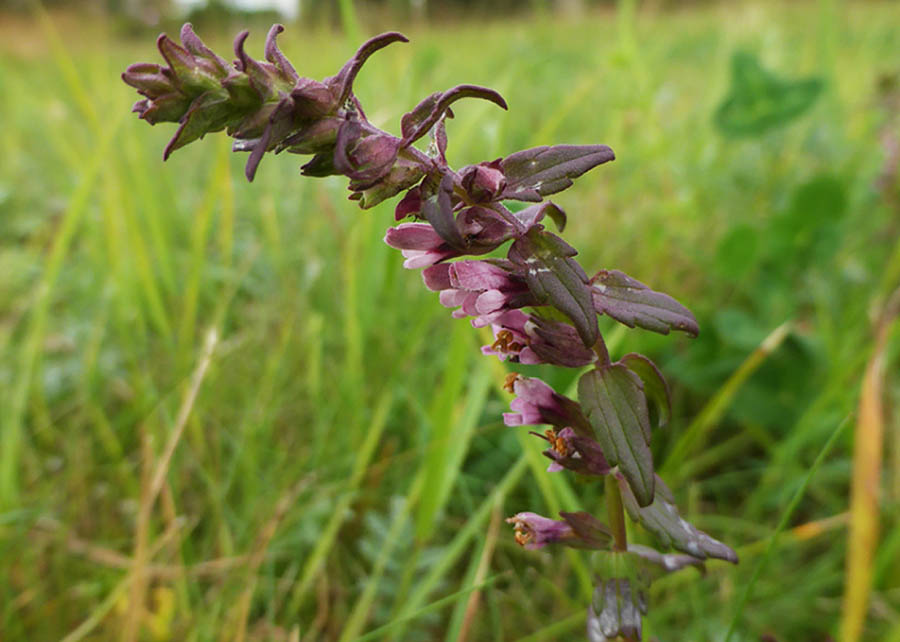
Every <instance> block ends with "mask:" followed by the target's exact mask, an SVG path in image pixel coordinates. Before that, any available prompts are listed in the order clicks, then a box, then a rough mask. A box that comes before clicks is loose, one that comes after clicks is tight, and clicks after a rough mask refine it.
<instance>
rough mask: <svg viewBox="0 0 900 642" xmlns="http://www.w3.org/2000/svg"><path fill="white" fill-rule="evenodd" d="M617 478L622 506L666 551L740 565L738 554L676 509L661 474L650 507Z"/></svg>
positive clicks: (623, 479) (623, 481)
mask: <svg viewBox="0 0 900 642" xmlns="http://www.w3.org/2000/svg"><path fill="white" fill-rule="evenodd" d="M616 479H617V481H618V482H619V489H620V490H621V491H622V503H623V504H624V505H625V510H627V511H628V515H629V517H631V519H632V520H634V521H636V522H640V524H641V526H643V527H644V528H646V529H647V530H648V531H650V532H651V533H653V535H655V536H656V538H657V539H658V540H659V543H660V544H661V545H662V547H663V548H674V549H676V550H679V551H681V552H682V553H687V554H688V555H692V556H693V557H696V558H697V559H701V560H705V559H706V558H708V557H715V558H718V559H721V560H726V561H728V562H732V563H733V564H737V561H738V558H737V553H735V552H734V551H733V550H732V549H731V548H729V547H728V546H726V545H725V544H723V543H722V542H720V541H719V540H716V539H713V538H712V537H710V536H709V535H707V534H706V533H704V532H703V531H701V530H698V529H697V528H695V527H694V526H692V525H691V524H689V523H688V522H687V521H686V520H685V519H684V518H683V517H681V515H680V514H679V512H678V508H677V507H676V506H675V498H674V497H673V496H672V491H671V490H669V487H668V486H666V484H665V483H664V482H663V480H662V479H660V478H659V476H658V475H657V476H656V495H655V497H654V499H653V503H652V504H650V505H649V506H646V505H644V506H642V505H640V504H639V502H638V500H637V498H636V497H635V495H634V493H632V492H631V488H630V484H629V483H626V479H625V478H624V477H622V476H619V475H617V476H616Z"/></svg>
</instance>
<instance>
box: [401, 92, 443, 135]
mask: <svg viewBox="0 0 900 642" xmlns="http://www.w3.org/2000/svg"><path fill="white" fill-rule="evenodd" d="M442 95H443V92H440V91H436V92H434V93H433V94H431V95H430V96H427V97H425V98H423V99H422V100H421V101H419V104H418V105H416V106H415V107H413V108H412V111H409V112H407V113H405V114H403V118H401V119H400V134H401V135H402V136H403V139H404V141H405V140H406V138H407V137H409V136H412V134H413V132H415V131H416V130H417V129H418V128H419V126H420V125H421V124H422V123H424V122H425V121H426V120H427V119H428V117H429V116H431V112H432V111H433V110H434V108H435V106H436V105H437V103H438V101H439V100H440V99H441V96H442Z"/></svg>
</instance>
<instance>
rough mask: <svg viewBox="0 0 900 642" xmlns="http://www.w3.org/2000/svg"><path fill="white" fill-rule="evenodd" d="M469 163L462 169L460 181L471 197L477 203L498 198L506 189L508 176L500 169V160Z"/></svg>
mask: <svg viewBox="0 0 900 642" xmlns="http://www.w3.org/2000/svg"><path fill="white" fill-rule="evenodd" d="M501 160H502V159H500V158H498V159H497V160H495V161H490V162H484V163H479V164H478V165H469V166H468V167H464V168H463V169H461V170H460V172H459V176H460V183H461V184H462V187H463V189H464V190H466V193H467V194H468V195H469V198H471V199H472V201H473V202H475V203H486V202H490V201H493V200H496V199H497V198H498V197H499V196H500V194H502V193H503V190H504V189H506V176H504V175H503V170H502V169H500V161H501Z"/></svg>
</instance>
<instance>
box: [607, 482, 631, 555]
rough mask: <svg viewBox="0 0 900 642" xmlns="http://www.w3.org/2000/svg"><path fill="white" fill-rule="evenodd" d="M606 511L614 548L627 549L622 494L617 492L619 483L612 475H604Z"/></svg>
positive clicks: (618, 549)
mask: <svg viewBox="0 0 900 642" xmlns="http://www.w3.org/2000/svg"><path fill="white" fill-rule="evenodd" d="M604 484H605V485H606V513H607V516H608V517H609V526H610V528H612V532H613V537H614V538H615V545H614V550H617V551H627V550H628V536H627V535H626V533H625V510H624V509H623V508H622V494H621V493H620V492H619V484H618V482H617V481H616V479H615V477H613V476H612V475H607V476H606V481H605V482H604Z"/></svg>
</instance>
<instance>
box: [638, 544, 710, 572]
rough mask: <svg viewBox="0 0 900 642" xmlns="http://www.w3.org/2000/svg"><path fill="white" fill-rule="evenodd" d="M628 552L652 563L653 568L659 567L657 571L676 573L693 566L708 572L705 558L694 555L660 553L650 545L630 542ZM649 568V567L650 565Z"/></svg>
mask: <svg viewBox="0 0 900 642" xmlns="http://www.w3.org/2000/svg"><path fill="white" fill-rule="evenodd" d="M628 552H629V553H631V554H633V555H636V556H637V557H639V558H640V559H641V560H643V561H644V562H646V563H647V564H652V565H653V568H655V569H658V570H657V573H658V574H659V573H674V572H675V571H680V570H681V569H683V568H687V567H689V566H693V567H694V568H696V569H697V570H698V571H700V572H701V573H705V572H706V567H705V566H704V564H703V560H701V559H697V558H696V557H694V556H693V555H682V554H681V553H660V552H659V551H658V550H656V549H655V548H650V547H649V546H641V545H640V544H628ZM648 568H649V567H648Z"/></svg>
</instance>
